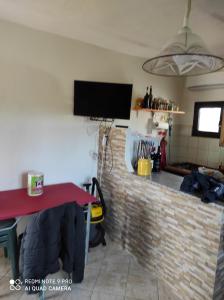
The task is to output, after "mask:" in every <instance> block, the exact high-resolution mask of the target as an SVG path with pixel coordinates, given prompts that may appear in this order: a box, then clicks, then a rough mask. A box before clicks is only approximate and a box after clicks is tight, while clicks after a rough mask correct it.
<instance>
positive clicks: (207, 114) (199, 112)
mask: <svg viewBox="0 0 224 300" xmlns="http://www.w3.org/2000/svg"><path fill="white" fill-rule="evenodd" d="M223 108H224V102H221V101H220V102H196V103H195V106H194V121H193V128H192V135H193V136H202V137H213V138H219V136H220V125H221V117H222V111H223Z"/></svg>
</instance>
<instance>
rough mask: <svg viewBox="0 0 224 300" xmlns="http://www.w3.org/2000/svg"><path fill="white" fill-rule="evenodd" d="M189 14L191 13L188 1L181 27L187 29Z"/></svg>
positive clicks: (189, 0) (189, 1)
mask: <svg viewBox="0 0 224 300" xmlns="http://www.w3.org/2000/svg"><path fill="white" fill-rule="evenodd" d="M190 13H191V0H188V2H187V6H186V13H185V16H184V21H183V27H188V25H189V17H190Z"/></svg>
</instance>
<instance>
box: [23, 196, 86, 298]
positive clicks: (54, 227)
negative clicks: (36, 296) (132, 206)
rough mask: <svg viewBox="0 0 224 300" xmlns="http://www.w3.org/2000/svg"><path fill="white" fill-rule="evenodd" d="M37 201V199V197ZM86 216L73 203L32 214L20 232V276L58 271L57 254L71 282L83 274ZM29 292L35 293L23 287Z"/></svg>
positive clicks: (42, 275)
mask: <svg viewBox="0 0 224 300" xmlns="http://www.w3.org/2000/svg"><path fill="white" fill-rule="evenodd" d="M37 201H38V200H37ZM85 228H86V227H85V218H84V213H83V209H82V208H81V207H80V206H78V205H77V204H75V203H69V204H64V205H61V206H58V207H55V208H51V209H47V210H45V211H43V212H40V213H38V214H36V215H34V216H33V218H32V220H31V221H30V222H29V224H28V225H27V227H26V230H25V233H24V234H23V238H22V243H21V249H20V267H21V270H20V271H21V278H22V281H23V282H24V283H25V286H29V284H26V282H28V280H31V279H36V280H40V281H41V280H42V279H44V278H45V277H46V276H47V275H48V274H52V273H55V272H58V271H59V269H60V265H59V258H60V259H61V261H62V268H63V270H64V271H65V272H67V273H69V274H72V280H73V282H74V283H79V282H81V281H82V280H83V277H84V267H85ZM26 290H27V291H28V292H29V293H35V292H36V291H35V288H34V289H33V290H32V289H31V288H30V286H29V288H27V289H26Z"/></svg>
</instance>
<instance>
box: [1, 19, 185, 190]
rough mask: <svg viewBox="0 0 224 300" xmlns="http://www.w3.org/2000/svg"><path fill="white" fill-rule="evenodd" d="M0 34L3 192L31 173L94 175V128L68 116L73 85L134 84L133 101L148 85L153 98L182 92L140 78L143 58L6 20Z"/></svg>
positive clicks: (166, 82)
mask: <svg viewBox="0 0 224 300" xmlns="http://www.w3.org/2000/svg"><path fill="white" fill-rule="evenodd" d="M0 36H1V46H0V137H1V147H0V149H1V150H0V151H1V152H0V153H1V155H0V166H1V167H0V189H1V190H3V189H12V188H16V187H21V186H22V185H24V181H23V180H22V175H23V174H24V173H26V172H27V171H28V170H31V169H36V170H39V171H42V172H44V174H45V183H47V184H49V183H56V182H66V181H72V182H75V183H77V184H81V183H82V182H83V181H85V180H86V178H88V177H91V176H93V175H95V172H96V161H94V160H93V159H92V157H91V152H93V151H97V126H96V123H91V122H88V121H87V119H86V118H82V117H75V116H73V81H74V80H75V79H80V80H96V81H111V82H124V83H133V84H134V92H133V98H135V97H136V96H143V94H144V92H145V86H146V85H148V84H152V85H153V89H154V91H155V94H156V95H157V96H158V95H160V96H164V97H169V98H176V97H178V95H179V94H180V89H179V88H178V86H179V81H178V84H177V82H176V81H175V80H173V79H161V78H159V77H150V76H149V75H148V74H146V73H144V72H143V71H142V69H141V65H142V63H143V61H144V60H143V59H139V58H135V57H130V56H127V55H122V54H119V53H116V52H112V51H108V50H105V49H102V48H98V47H95V46H91V45H88V44H84V43H81V42H78V41H73V40H69V39H66V38H62V37H59V36H56V35H52V34H48V33H43V32H39V31H35V30H32V29H28V28H25V27H23V26H19V25H15V24H12V23H8V22H3V21H1V22H0ZM147 118H148V117H147V116H146V117H144V119H147ZM135 122H138V123H139V122H140V123H142V124H143V123H144V122H142V120H141V119H140V120H139V119H138V121H137V119H135V116H133V117H132V124H135ZM136 124H137V123H136Z"/></svg>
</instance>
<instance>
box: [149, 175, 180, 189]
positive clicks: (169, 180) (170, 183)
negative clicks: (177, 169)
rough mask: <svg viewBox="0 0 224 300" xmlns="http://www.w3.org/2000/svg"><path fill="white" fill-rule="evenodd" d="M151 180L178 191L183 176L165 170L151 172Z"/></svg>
mask: <svg viewBox="0 0 224 300" xmlns="http://www.w3.org/2000/svg"><path fill="white" fill-rule="evenodd" d="M151 180H152V181H153V182H157V183H159V184H162V185H165V186H167V187H169V188H171V189H174V190H177V191H179V190H180V185H181V183H182V181H183V177H182V176H178V175H175V174H172V173H169V172H166V171H161V172H159V173H152V176H151Z"/></svg>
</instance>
